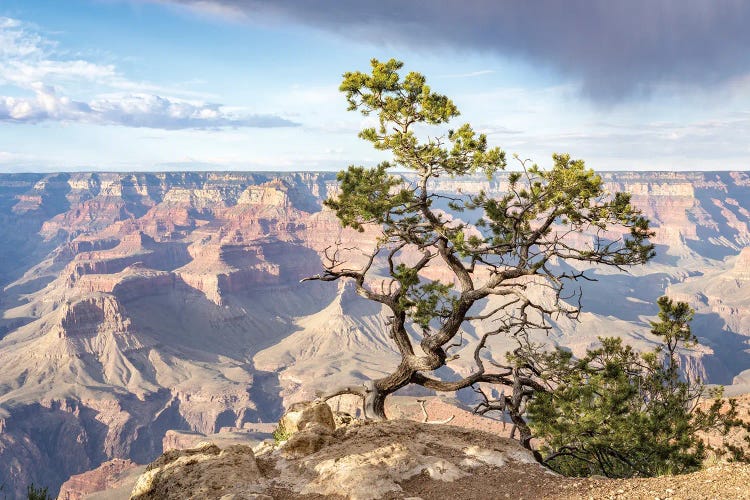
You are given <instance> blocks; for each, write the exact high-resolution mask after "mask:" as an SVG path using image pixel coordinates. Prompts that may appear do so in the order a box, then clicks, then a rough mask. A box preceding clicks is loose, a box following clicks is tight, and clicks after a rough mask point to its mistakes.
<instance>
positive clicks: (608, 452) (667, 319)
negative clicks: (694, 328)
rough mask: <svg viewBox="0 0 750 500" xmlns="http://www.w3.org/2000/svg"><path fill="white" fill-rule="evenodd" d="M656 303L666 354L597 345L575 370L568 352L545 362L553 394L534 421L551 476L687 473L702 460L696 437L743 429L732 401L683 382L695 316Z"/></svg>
mask: <svg viewBox="0 0 750 500" xmlns="http://www.w3.org/2000/svg"><path fill="white" fill-rule="evenodd" d="M658 303H659V307H660V313H659V321H657V322H653V323H652V325H651V326H652V330H651V332H652V333H653V334H654V335H657V336H658V337H659V338H660V340H661V342H662V344H661V345H660V346H659V347H658V348H657V349H656V350H654V351H651V352H647V353H638V352H635V351H634V350H633V349H632V348H631V347H630V346H626V345H623V343H622V340H621V339H618V338H600V341H601V347H599V348H597V349H591V350H588V351H587V353H586V355H585V356H583V357H582V358H581V359H578V360H576V359H574V358H573V356H572V355H571V353H570V352H566V351H563V350H557V351H555V352H553V353H548V354H544V355H542V356H543V357H545V359H544V365H545V366H548V367H552V368H551V369H550V370H549V372H548V374H547V378H548V379H549V380H554V386H553V387H554V388H553V389H552V390H551V391H549V392H541V393H539V394H536V395H535V397H534V398H533V399H532V400H531V401H530V402H529V404H528V418H529V421H530V422H529V423H530V426H531V428H532V430H533V431H534V436H535V437H536V438H537V439H539V440H540V441H541V443H542V445H541V449H540V451H541V454H542V457H543V460H544V462H545V463H546V464H547V465H548V466H549V467H551V468H552V469H553V470H555V471H557V472H559V473H561V474H565V475H569V476H588V475H593V474H598V475H604V476H607V477H632V476H657V475H662V474H680V473H685V472H690V471H694V470H696V469H699V468H700V467H701V466H702V463H703V460H704V459H705V457H706V445H705V444H704V441H703V440H702V439H701V438H700V435H699V433H700V432H706V431H712V430H718V431H720V432H723V433H726V432H728V430H729V429H730V428H731V427H733V426H736V425H740V423H739V421H738V420H737V411H736V407H735V402H734V401H733V400H729V401H728V402H727V401H724V400H722V399H721V390H720V389H719V390H708V389H707V388H706V387H705V386H704V385H703V384H702V383H700V381H696V380H690V379H689V378H685V377H684V376H682V375H681V373H680V369H679V359H678V348H679V347H680V346H681V345H690V344H693V343H695V342H696V339H695V337H694V336H693V335H692V333H691V331H690V324H689V323H690V321H691V319H692V316H693V311H692V310H691V309H690V307H689V306H688V305H687V304H686V303H684V302H678V303H674V302H672V300H670V299H669V298H667V297H662V298H660V299H659V302H658ZM706 398H709V399H712V400H713V401H712V402H710V404H707V403H705V400H706ZM728 451H729V452H730V453H732V454H733V457H734V458H736V459H743V458H745V457H746V456H747V455H746V454H745V453H744V450H742V449H740V448H737V447H734V449H731V448H730V449H729V450H728Z"/></svg>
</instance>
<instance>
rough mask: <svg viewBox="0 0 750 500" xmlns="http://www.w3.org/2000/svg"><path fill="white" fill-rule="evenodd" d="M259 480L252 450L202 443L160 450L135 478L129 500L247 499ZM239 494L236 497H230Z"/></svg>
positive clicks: (259, 474)
mask: <svg viewBox="0 0 750 500" xmlns="http://www.w3.org/2000/svg"><path fill="white" fill-rule="evenodd" d="M261 479H262V476H261V473H260V470H259V469H258V464H257V463H256V461H255V455H254V454H253V450H252V449H251V448H250V447H248V446H244V445H233V446H230V447H228V448H225V449H224V450H221V449H220V448H219V447H218V446H216V445H214V444H211V443H203V444H202V445H201V446H198V447H197V448H193V449H190V450H172V451H169V452H167V453H164V454H163V455H162V456H161V457H159V458H158V459H157V460H156V461H154V462H153V463H152V464H151V465H149V466H148V467H147V469H146V472H144V473H143V475H141V477H140V478H138V481H137V482H136V485H135V487H134V488H133V492H132V494H131V497H130V498H131V499H132V500H150V499H153V500H157V499H158V500H171V499H174V500H178V499H180V500H181V499H189V498H190V499H204V498H205V499H219V498H248V497H247V496H242V493H252V492H253V490H255V491H256V492H257V491H258V490H259V488H260V487H259V483H260V481H261ZM231 495H240V496H234V497H233V496H231Z"/></svg>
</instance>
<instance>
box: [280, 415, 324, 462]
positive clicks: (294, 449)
mask: <svg viewBox="0 0 750 500" xmlns="http://www.w3.org/2000/svg"><path fill="white" fill-rule="evenodd" d="M333 440H334V438H333V431H332V430H331V429H330V428H329V427H327V426H325V425H322V424H320V423H318V422H311V423H308V424H307V425H305V427H304V428H303V429H302V430H300V431H297V432H295V433H294V434H292V436H291V437H290V438H289V440H288V441H287V442H286V443H285V444H284V446H283V447H282V448H281V454H282V455H283V456H284V457H286V458H301V457H306V456H307V455H311V454H313V453H315V452H316V451H318V450H320V449H322V448H323V447H324V446H327V445H329V444H330V443H332V442H333Z"/></svg>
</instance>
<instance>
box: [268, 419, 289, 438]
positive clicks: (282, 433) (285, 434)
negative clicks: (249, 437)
mask: <svg viewBox="0 0 750 500" xmlns="http://www.w3.org/2000/svg"><path fill="white" fill-rule="evenodd" d="M272 436H273V440H274V441H276V443H280V442H282V441H286V440H287V439H289V438H290V437H291V433H290V432H289V431H287V430H286V428H284V426H283V425H282V424H281V422H279V425H278V426H276V429H275V430H274V431H273V434H272Z"/></svg>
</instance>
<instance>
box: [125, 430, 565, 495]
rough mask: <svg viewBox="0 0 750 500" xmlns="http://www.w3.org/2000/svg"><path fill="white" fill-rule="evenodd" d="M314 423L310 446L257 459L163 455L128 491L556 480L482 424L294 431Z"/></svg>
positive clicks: (213, 451)
mask: <svg viewBox="0 0 750 500" xmlns="http://www.w3.org/2000/svg"><path fill="white" fill-rule="evenodd" d="M311 427H317V428H319V430H320V431H323V432H324V433H326V434H327V435H328V436H329V439H328V440H326V442H325V443H323V444H322V445H321V446H319V447H315V448H310V449H309V450H307V452H306V453H304V452H303V451H302V450H299V449H298V450H297V452H295V453H293V454H289V453H285V451H286V448H287V447H290V446H295V444H294V442H293V441H292V440H289V441H287V442H286V443H285V444H284V445H283V446H282V447H281V448H276V449H273V448H272V449H269V448H263V447H258V448H256V449H257V450H258V452H259V455H258V456H256V455H255V453H254V452H253V450H252V449H250V448H249V447H243V446H230V447H228V448H225V449H224V450H221V449H219V448H218V447H217V446H215V445H212V444H210V443H204V444H202V445H201V446H199V447H197V448H194V449H191V450H182V451H178V452H167V453H165V454H164V455H162V456H161V457H160V458H158V459H157V460H156V461H155V462H153V463H152V464H151V465H149V466H148V467H147V470H146V472H144V474H143V475H142V476H141V477H140V478H139V479H138V482H137V483H136V485H135V487H134V488H133V494H132V497H131V498H132V499H133V500H135V499H139V500H140V499H150V498H154V499H156V498H159V499H163V500H169V499H188V498H196V499H197V498H206V499H221V498H224V499H227V500H228V499H230V498H259V495H268V497H269V498H276V499H286V498H298V497H300V496H303V495H315V496H319V497H320V496H322V497H326V498H330V497H337V496H338V497H343V498H350V499H353V500H371V499H376V498H384V497H386V498H406V497H423V498H477V497H476V496H472V495H469V496H464V495H462V494H460V492H461V491H462V490H465V489H466V488H467V485H468V484H471V482H472V481H473V479H472V478H473V477H474V475H475V474H481V477H482V481H484V482H486V484H487V485H492V484H499V483H501V482H503V481H507V480H508V476H515V477H521V475H523V476H524V478H525V480H524V483H525V484H524V486H523V487H524V488H527V487H528V485H531V486H532V489H530V490H529V489H527V490H526V491H525V493H532V492H534V491H535V492H536V493H537V494H538V493H541V492H542V491H543V490H542V486H543V484H551V483H552V482H554V480H555V479H556V476H555V475H554V474H550V473H549V472H548V471H546V470H545V469H544V468H542V467H541V466H540V465H538V464H537V463H536V462H534V460H533V458H532V456H531V454H530V453H529V452H528V451H526V450H524V449H523V448H521V446H520V445H519V444H518V443H517V442H515V441H512V440H510V439H507V438H500V437H497V436H494V435H492V434H486V433H483V432H480V431H471V430H467V429H461V428H458V427H451V426H443V425H433V424H420V423H416V422H410V421H404V420H400V421H389V422H381V423H370V424H364V423H363V424H360V425H352V426H347V427H343V428H340V429H338V430H336V431H335V432H331V431H330V430H329V429H328V428H325V427H323V426H322V425H321V424H318V423H313V424H311V425H310V426H308V427H307V429H303V430H302V431H300V432H299V433H298V434H297V435H303V434H304V433H306V432H309V431H310V428H311ZM506 487H507V484H506ZM487 491H489V490H486V491H485V495H486V494H487ZM438 492H439V493H438ZM253 495H258V496H253ZM260 498H266V497H260ZM529 498H531V497H530V496H529Z"/></svg>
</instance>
